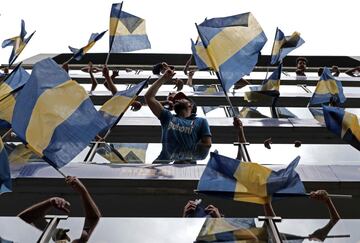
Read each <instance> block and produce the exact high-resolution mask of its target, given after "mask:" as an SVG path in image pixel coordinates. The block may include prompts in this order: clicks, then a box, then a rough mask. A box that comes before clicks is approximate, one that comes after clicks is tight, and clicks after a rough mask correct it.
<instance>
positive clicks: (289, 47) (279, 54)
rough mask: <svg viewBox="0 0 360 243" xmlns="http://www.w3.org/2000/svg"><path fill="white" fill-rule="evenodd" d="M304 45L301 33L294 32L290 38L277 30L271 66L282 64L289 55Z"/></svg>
mask: <svg viewBox="0 0 360 243" xmlns="http://www.w3.org/2000/svg"><path fill="white" fill-rule="evenodd" d="M304 43H305V41H304V40H303V39H302V38H301V37H300V33H299V32H294V33H293V34H292V35H290V36H285V35H284V33H283V32H282V31H281V30H280V29H279V28H276V33H275V40H274V44H273V49H272V52H271V64H277V63H281V62H282V60H283V59H284V57H286V56H287V54H289V53H290V52H292V51H293V50H295V49H296V48H298V47H299V46H301V45H302V44H304Z"/></svg>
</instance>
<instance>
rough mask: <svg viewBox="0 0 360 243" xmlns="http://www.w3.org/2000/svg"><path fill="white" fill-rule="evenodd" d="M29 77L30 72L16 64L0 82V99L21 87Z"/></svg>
mask: <svg viewBox="0 0 360 243" xmlns="http://www.w3.org/2000/svg"><path fill="white" fill-rule="evenodd" d="M29 77H30V74H29V73H28V72H26V71H25V69H24V68H22V67H21V66H20V65H17V66H16V67H15V69H14V70H13V71H12V72H11V73H10V74H9V75H8V76H7V77H6V79H5V80H4V81H3V82H2V83H0V101H2V100H3V99H5V97H7V96H9V95H10V94H11V93H13V92H15V91H17V90H18V89H19V88H21V87H22V86H23V85H24V84H25V83H26V82H27V81H28V79H29Z"/></svg>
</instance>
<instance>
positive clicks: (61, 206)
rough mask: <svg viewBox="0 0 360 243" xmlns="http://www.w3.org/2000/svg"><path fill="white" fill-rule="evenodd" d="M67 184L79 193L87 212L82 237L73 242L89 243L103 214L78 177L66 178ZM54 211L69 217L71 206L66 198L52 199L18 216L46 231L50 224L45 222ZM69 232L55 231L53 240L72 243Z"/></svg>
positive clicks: (66, 230) (65, 230) (59, 229)
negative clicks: (47, 216)
mask: <svg viewBox="0 0 360 243" xmlns="http://www.w3.org/2000/svg"><path fill="white" fill-rule="evenodd" d="M65 183H66V184H67V185H68V186H70V187H71V188H72V189H73V190H74V191H75V192H76V193H78V195H79V196H80V198H81V201H82V205H83V210H84V212H85V222H84V226H83V230H82V232H81V235H80V237H79V238H78V239H76V240H73V241H71V242H74V243H75V242H87V241H88V240H89V238H90V235H91V234H92V232H93V230H94V229H95V227H96V225H97V223H98V221H99V219H100V217H101V212H100V210H99V209H98V207H97V205H96V203H95V201H94V200H93V198H92V197H91V195H90V193H89V192H88V190H87V189H86V187H85V186H84V184H83V183H82V182H81V181H80V180H79V179H78V178H77V177H75V176H67V177H66V178H65ZM54 209H55V210H58V211H60V212H62V213H63V214H66V215H69V214H70V213H71V204H70V202H68V201H67V200H66V199H65V198H62V197H51V198H49V199H46V200H44V201H42V202H39V203H37V204H34V205H32V206H30V207H29V208H27V209H25V210H24V211H22V212H21V213H20V214H18V216H19V217H20V218H21V219H22V220H24V221H25V222H27V223H29V224H31V225H33V226H34V227H36V228H38V229H39V230H41V231H44V230H45V229H46V226H47V224H48V222H47V221H46V220H45V216H46V215H47V214H48V213H49V212H53V210H54ZM68 231H69V229H62V228H58V229H56V230H55V231H54V233H53V235H52V239H53V240H54V241H56V242H60V241H61V242H62V241H65V242H70V240H71V239H70V237H69V236H68V234H67V232H68Z"/></svg>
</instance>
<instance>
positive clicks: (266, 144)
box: [264, 138, 272, 149]
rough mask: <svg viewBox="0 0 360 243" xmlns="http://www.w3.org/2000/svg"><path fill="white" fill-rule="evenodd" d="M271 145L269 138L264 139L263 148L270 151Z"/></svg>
mask: <svg viewBox="0 0 360 243" xmlns="http://www.w3.org/2000/svg"><path fill="white" fill-rule="evenodd" d="M271 144H272V141H271V138H268V139H265V141H264V146H265V148H267V149H271Z"/></svg>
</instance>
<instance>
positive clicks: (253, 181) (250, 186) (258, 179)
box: [234, 163, 272, 202]
mask: <svg viewBox="0 0 360 243" xmlns="http://www.w3.org/2000/svg"><path fill="white" fill-rule="evenodd" d="M271 172H272V171H271V170H270V169H269V168H266V167H264V166H261V165H259V164H256V163H240V166H239V167H238V168H237V170H236V171H235V173H234V177H235V178H236V179H237V183H236V188H235V197H234V199H235V198H236V199H238V200H239V201H244V200H256V201H261V202H262V201H263V200H262V199H257V198H256V196H259V197H264V198H266V197H267V196H268V195H267V179H268V177H269V176H270V174H271ZM242 193H244V194H250V195H249V196H250V197H246V196H245V195H244V196H245V197H244V198H243V197H242V196H241V194H242ZM251 195H253V196H255V197H254V199H251V198H252V197H253V196H251ZM236 199H235V200H236ZM243 199H244V200H243ZM252 202H253V201H252Z"/></svg>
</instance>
